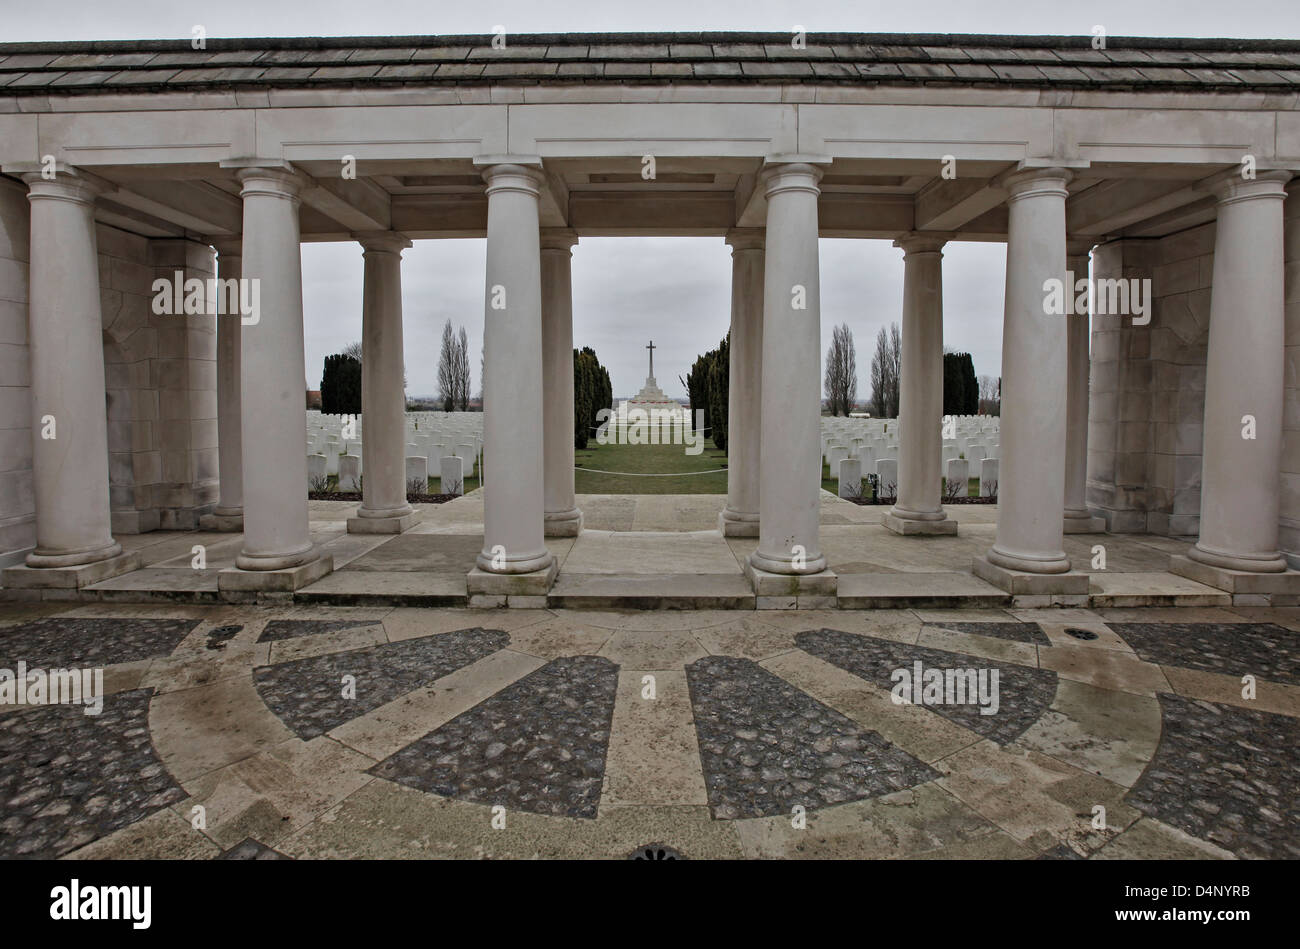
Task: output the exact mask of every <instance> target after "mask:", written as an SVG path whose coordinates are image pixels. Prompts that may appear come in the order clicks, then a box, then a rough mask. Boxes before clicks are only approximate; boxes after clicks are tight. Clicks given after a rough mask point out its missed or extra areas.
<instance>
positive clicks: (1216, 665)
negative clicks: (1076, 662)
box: [1110, 623, 1300, 685]
mask: <svg viewBox="0 0 1300 949" xmlns="http://www.w3.org/2000/svg"><path fill="white" fill-rule="evenodd" d="M1110 628H1111V629H1112V630H1114V631H1115V632H1116V633H1118V634H1119V636H1120V638H1121V639H1123V640H1124V641H1125V642H1126V643H1128V644H1129V645H1130V646H1132V647H1133V651H1134V652H1136V653H1137V654H1138V655H1139V656H1141V657H1142V658H1143V659H1145V660H1147V661H1148V662H1159V663H1168V664H1170V665H1174V666H1184V667H1186V668H1188V669H1200V670H1202V671H1204V672H1222V673H1227V674H1228V675H1233V676H1242V675H1247V674H1250V675H1256V676H1259V677H1261V678H1266V679H1270V680H1272V681H1274V682H1285V683H1287V684H1288V685H1300V633H1296V632H1293V631H1291V630H1289V629H1284V628H1283V627H1281V626H1278V625H1276V624H1274V623H1111V624H1110Z"/></svg>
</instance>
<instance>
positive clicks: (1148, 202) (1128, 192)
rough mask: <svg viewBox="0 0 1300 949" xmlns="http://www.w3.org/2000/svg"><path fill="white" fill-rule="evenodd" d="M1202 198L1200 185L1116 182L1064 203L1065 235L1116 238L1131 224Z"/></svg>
mask: <svg viewBox="0 0 1300 949" xmlns="http://www.w3.org/2000/svg"><path fill="white" fill-rule="evenodd" d="M1205 196H1206V190H1205V188H1204V186H1202V185H1201V184H1200V183H1199V182H1193V183H1191V184H1188V183H1187V182H1186V181H1178V180H1169V179H1164V180H1158V179H1155V180H1153V179H1150V178H1145V179H1142V178H1116V179H1113V180H1110V181H1106V182H1103V183H1102V184H1099V185H1097V186H1096V187H1094V188H1089V189H1088V190H1087V191H1085V192H1083V194H1080V195H1078V196H1077V197H1073V198H1071V199H1070V200H1069V201H1068V202H1067V203H1066V207H1065V229H1066V233H1068V234H1070V235H1071V236H1076V235H1077V236H1079V237H1104V236H1106V235H1108V234H1116V233H1119V232H1120V231H1121V230H1123V229H1124V228H1126V227H1128V226H1129V225H1131V224H1137V223H1139V222H1141V221H1145V220H1147V219H1148V218H1154V217H1159V216H1160V215H1163V214H1166V213H1168V212H1170V211H1174V210H1177V209H1178V208H1181V207H1183V206H1184V205H1188V204H1194V203H1196V202H1198V201H1200V200H1202V199H1204V198H1205Z"/></svg>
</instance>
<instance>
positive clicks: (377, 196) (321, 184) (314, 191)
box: [302, 178, 393, 231]
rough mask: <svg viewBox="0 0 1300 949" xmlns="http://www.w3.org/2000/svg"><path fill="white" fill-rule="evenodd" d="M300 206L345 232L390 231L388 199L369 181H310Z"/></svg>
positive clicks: (324, 179) (390, 217)
mask: <svg viewBox="0 0 1300 949" xmlns="http://www.w3.org/2000/svg"><path fill="white" fill-rule="evenodd" d="M311 181H312V183H311V184H310V185H309V186H308V187H306V188H304V189H303V192H302V202H303V204H305V205H307V206H308V207H311V208H314V209H315V210H317V211H319V212H320V213H321V214H324V215H325V216H326V217H328V218H331V219H333V220H335V221H337V222H338V223H339V224H341V225H343V229H344V230H346V231H388V230H392V229H393V220H392V207H391V196H390V195H389V193H388V192H387V191H385V190H384V189H383V188H381V187H380V186H379V185H377V184H375V183H374V182H373V181H371V180H370V179H369V178H313V179H311Z"/></svg>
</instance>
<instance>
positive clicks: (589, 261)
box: [0, 0, 1300, 398]
mask: <svg viewBox="0 0 1300 949" xmlns="http://www.w3.org/2000/svg"><path fill="white" fill-rule="evenodd" d="M195 24H202V25H203V27H204V28H205V29H206V31H207V35H208V36H210V37H219V36H330V35H333V36H351V35H401V34H434V33H439V34H447V33H487V32H490V31H492V30H493V29H494V28H495V27H496V26H497V25H498V24H499V25H501V26H504V27H505V28H506V30H507V31H508V32H509V33H532V32H537V33H541V32H575V33H588V32H610V31H637V30H791V29H794V28H796V26H797V27H802V28H803V29H805V30H807V31H808V32H809V33H810V34H815V33H816V32H818V31H863V32H899V33H904V32H920V33H925V32H934V33H940V32H943V33H1044V34H1080V35H1087V34H1090V33H1091V32H1092V28H1093V26H1094V25H1097V24H1100V25H1102V26H1104V27H1105V29H1106V32H1107V34H1108V35H1110V36H1122V35H1130V36H1231V37H1263V38H1273V39H1294V38H1300V2H1297V0H1252V2H1251V3H1249V4H1226V3H1224V2H1223V0H1177V2H1176V3H1175V2H1171V0H1090V2H1088V3H1086V4H1084V3H1079V2H1077V0H1068V2H1067V0H926V2H924V3H910V4H902V3H897V2H895V0H889V2H880V0H817V2H815V3H814V2H809V0H745V2H740V0H653V2H644V0H603V2H595V0H478V2H474V3H465V2H463V0H454V2H449V0H380V2H369V3H359V2H356V0H271V2H267V0H222V2H221V3H215V4H213V3H206V2H205V3H195V2H185V0H113V2H109V3H105V2H103V0H60V2H58V3H16V2H14V3H6V4H5V6H4V11H3V19H2V20H0V40H5V41H20V40H72V39H146V38H148V39H154V38H166V37H175V38H186V39H188V38H189V36H190V30H191V28H192V27H193V26H194V25H195ZM484 250H485V248H484V243H483V241H468V240H458V241H420V242H417V243H416V245H415V246H414V247H413V248H412V249H410V250H408V251H407V252H406V254H405V257H404V260H405V264H404V266H403V272H402V279H403V293H402V297H403V304H404V307H405V328H406V362H407V377H408V392H409V393H410V394H413V395H416V394H432V393H433V392H434V391H436V388H437V383H436V378H437V356H438V339H439V335H440V332H441V327H442V324H443V322H444V321H445V320H447V319H448V318H450V319H451V320H452V321H453V322H454V323H456V324H463V325H464V326H465V328H466V330H467V332H468V334H469V337H470V349H471V353H472V354H475V355H476V354H477V353H478V352H479V347H480V345H481V340H482V327H483V313H482V305H483V304H482V301H483V266H484ZM1005 260H1006V256H1005V253H1004V249H1003V247H1002V245H986V244H969V243H953V244H949V245H948V247H947V248H946V250H945V259H944V308H945V319H944V342H945V344H946V345H948V346H950V347H952V348H955V349H958V350H966V351H969V352H970V353H971V354H972V356H973V358H974V362H975V371H976V372H977V373H979V374H981V375H984V374H988V375H998V374H999V373H1000V364H1001V348H1002V342H1001V321H1002V290H1003V276H1004V270H1005ZM361 263H362V262H361V249H360V248H359V247H358V246H356V245H349V244H309V245H304V247H303V283H304V286H303V295H304V309H305V315H306V353H307V379H308V382H309V383H311V385H312V386H313V387H314V386H315V385H317V384H318V383H319V380H320V371H321V365H322V362H323V360H324V357H325V356H326V355H328V354H329V353H332V352H337V351H338V350H339V349H340V348H342V347H343V346H344V345H346V344H347V343H348V342H351V341H353V340H356V339H359V338H360V336H361V272H362V266H361ZM902 277H903V264H902V252H901V251H899V250H896V249H894V248H893V247H891V246H890V244H889V243H888V242H886V241H847V240H823V241H822V242H821V280H822V336H823V340H822V350H823V352H824V351H825V349H826V347H827V346H828V345H829V341H830V331H831V327H832V326H834V325H836V324H838V323H840V322H847V323H848V324H849V326H850V328H851V329H852V330H853V332H854V335H855V337H856V339H857V349H858V371H859V376H860V380H859V384H858V393H859V396H860V397H861V398H866V397H867V396H868V395H869V389H870V379H869V374H868V367H869V365H870V356H871V352H872V347H873V341H874V338H875V335H876V332H877V330H878V329H879V328H880V327H881V326H883V325H886V324H888V323H889V322H891V321H894V320H897V319H898V318H899V311H900V308H901V305H902V297H903V290H902ZM730 281H731V264H730V254H729V249H728V248H727V246H726V245H725V244H724V243H723V241H722V239H721V238H599V239H592V238H589V239H586V240H583V241H582V242H581V243H580V244H579V245H578V246H577V247H576V248H574V254H573V298H574V299H573V308H574V341H575V344H576V345H578V346H583V345H587V346H591V347H592V348H594V349H595V350H596V352H597V354H598V355H599V356H600V359H601V361H602V362H603V363H604V364H605V365H606V366H608V367H609V370H610V374H611V375H612V377H613V380H614V391H615V393H616V394H618V395H631V394H633V393H634V392H635V391H636V389H637V388H639V387H640V385H641V383H642V381H643V380H644V376H645V371H646V370H645V362H646V360H645V356H646V353H645V350H644V348H643V347H644V346H645V344H646V341H647V340H648V339H650V338H653V339H654V341H655V345H656V346H657V347H659V348H658V349H657V350H656V352H655V357H656V358H655V362H656V372H657V375H658V378H659V382H660V385H662V387H663V389H664V391H665V392H667V393H669V394H670V395H683V394H684V392H683V390H682V386H681V385H680V383H679V382H678V381H677V376H678V374H683V375H684V374H685V372H686V370H687V369H688V368H689V366H690V364H691V362H692V361H693V360H694V358H695V356H696V355H697V354H698V353H700V352H703V351H704V350H706V349H711V348H712V347H713V346H715V345H716V344H717V342H718V341H719V340H720V339H721V338H722V336H723V334H725V333H726V330H727V322H728V319H729V311H730V303H729V288H730ZM471 362H472V364H473V373H474V387H475V391H476V392H477V389H478V359H477V358H474V359H471Z"/></svg>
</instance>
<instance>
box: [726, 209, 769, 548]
mask: <svg viewBox="0 0 1300 949" xmlns="http://www.w3.org/2000/svg"><path fill="white" fill-rule="evenodd" d="M727 243H728V244H730V245H731V346H730V350H731V355H730V365H729V367H728V372H729V373H730V375H731V379H730V385H729V388H728V395H727V420H728V432H727V506H726V507H725V508H723V510H722V513H721V514H719V515H718V530H720V531H721V532H722V536H724V537H757V536H758V525H759V518H758V512H759V497H758V484H759V479H758V472H759V464H760V461H759V455H760V446H761V445H762V422H761V419H762V415H761V411H762V396H763V385H762V380H763V231H762V229H761V228H733V229H732V230H731V231H729V232H728V233H727Z"/></svg>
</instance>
